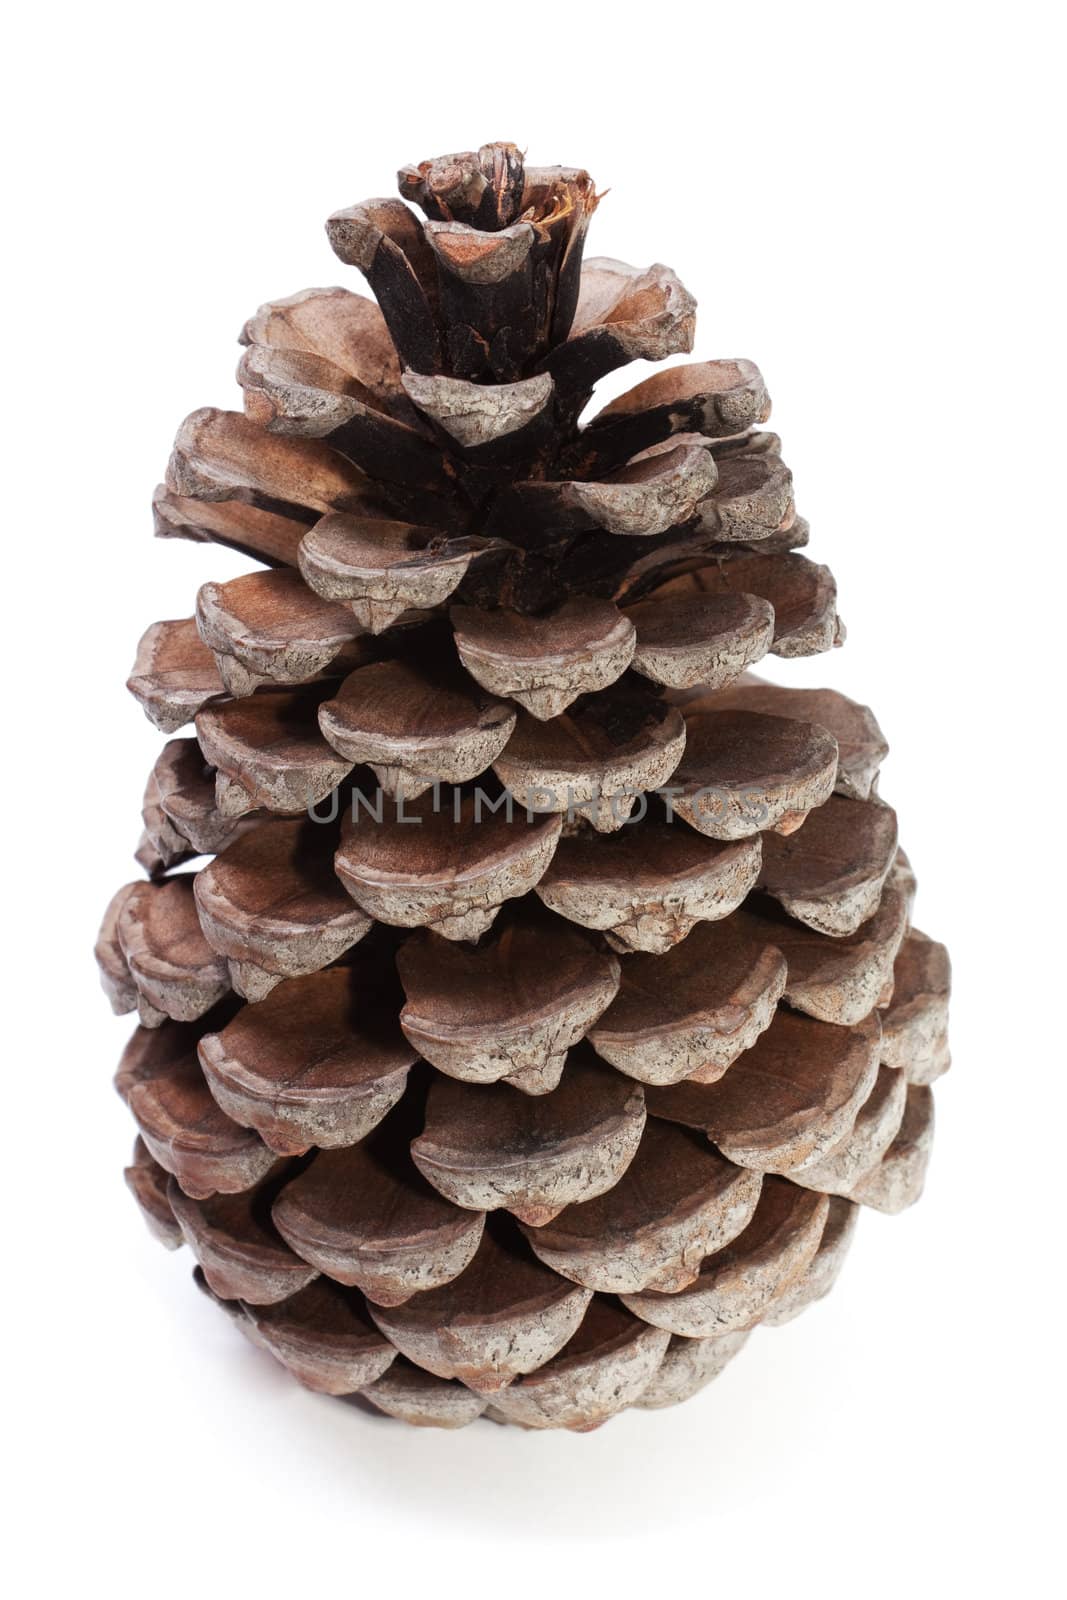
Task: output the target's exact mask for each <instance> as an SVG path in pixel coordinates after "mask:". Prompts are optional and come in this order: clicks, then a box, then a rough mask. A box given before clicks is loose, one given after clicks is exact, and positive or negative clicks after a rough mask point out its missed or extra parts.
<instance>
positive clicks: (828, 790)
mask: <svg viewBox="0 0 1067 1600" xmlns="http://www.w3.org/2000/svg"><path fill="white" fill-rule="evenodd" d="M400 192H401V194H402V196H403V197H404V200H407V201H412V202H415V203H417V204H418V205H419V206H421V208H422V210H423V211H424V212H425V214H426V217H427V219H428V220H427V221H425V222H419V221H418V220H417V218H416V216H415V214H414V212H413V211H412V210H411V209H410V208H409V207H408V206H407V205H405V204H404V203H402V201H400V200H372V201H368V202H366V203H365V204H363V205H358V206H353V207H350V208H349V209H347V210H344V211H340V212H338V213H336V214H335V215H334V216H333V217H331V218H330V220H329V222H328V224H327V231H328V234H329V238H330V242H331V244H332V246H333V248H334V250H335V251H336V253H337V255H338V256H339V257H340V258H341V260H342V261H343V262H345V263H346V264H348V265H351V266H355V267H358V268H360V270H361V271H362V272H363V273H364V275H365V276H366V278H367V280H368V282H369V284H370V286H371V288H372V289H373V291H374V293H375V295H376V297H377V304H375V303H374V302H373V301H371V300H368V299H365V298H362V297H361V296H359V295H357V294H353V293H351V292H350V291H349V290H347V289H342V288H333V289H313V290H307V291H305V292H304V293H302V294H298V295H294V296H293V297H292V298H290V299H288V300H281V301H278V302H276V303H274V304H271V305H266V306H263V307H262V308H261V309H260V310H259V311H258V312H257V313H256V315H255V316H254V317H252V318H251V319H250V321H249V322H248V323H247V324H246V326H245V329H244V332H243V334H242V343H243V344H244V346H245V351H244V354H243V356H242V358H241V362H240V366H239V368H238V379H239V382H240V384H241V386H242V388H243V390H244V413H243V414H241V413H239V412H222V411H214V410H205V411H198V412H196V413H194V414H193V415H192V416H191V417H189V418H188V419H187V421H186V422H185V423H184V424H183V425H182V427H181V429H180V431H179V434H178V438H177V443H176V445H175V449H174V454H173V456H172V459H171V462H170V466H169V468H168V472H167V478H166V482H165V484H164V485H163V486H162V487H161V488H160V489H159V490H158V491H157V494H156V498H155V514H156V525H157V531H158V532H159V533H161V534H164V535H176V536H180V537H184V538H191V539H196V540H206V541H214V542H216V543H221V544H226V545H230V546H232V547H234V548H236V549H238V550H241V551H244V552H246V553H247V554H248V555H249V556H251V557H253V558H254V559H255V560H256V562H257V563H259V565H257V567H256V568H255V570H253V571H250V572H249V573H248V574H247V575H245V576H243V577H239V578H236V579H233V580H232V581H230V582H228V583H222V584H215V583H206V584H205V585H204V586H203V587H202V588H201V590H200V593H199V595H198V597H197V603H196V614H195V616H194V617H189V618H186V619H182V620H178V621H168V622H159V623H156V624H154V625H153V627H151V628H150V629H149V630H148V632H147V633H146V634H145V636H144V638H143V639H142V641H141V645H140V649H139V651H138V655H137V661H136V665H135V667H134V672H133V676H132V677H131V679H130V685H129V686H130V688H131V690H132V691H133V693H134V694H135V695H136V696H137V698H138V699H139V700H140V702H141V704H142V705H143V707H144V709H145V711H146V712H147V714H148V716H149V717H150V718H151V720H152V721H153V722H154V723H155V724H156V725H157V726H158V727H159V728H160V729H162V730H163V732H165V733H167V734H176V733H179V731H180V730H181V729H183V728H184V727H186V726H187V725H188V724H189V723H190V722H192V723H193V727H194V730H195V736H183V737H178V738H172V739H171V740H170V742H169V743H168V744H167V745H166V746H165V747H164V749H163V751H162V753H161V755H160V756H159V759H158V760H157V762H156V765H155V767H154V769H153V771H152V773H151V774H150V776H149V780H148V784H147V787H146V791H145V797H144V808H143V819H144V830H145V832H144V837H143V839H142V842H141V846H140V848H139V850H138V853H137V858H138V860H139V862H140V863H141V865H142V867H144V868H145V870H146V873H147V876H146V877H145V878H144V879H142V880H139V881H137V882H133V883H130V884H127V885H126V886H125V887H124V888H123V889H121V890H120V891H119V893H118V894H117V895H116V897H115V899H114V900H113V901H112V904H111V906H110V907H109V908H108V912H107V915H106V917H105V920H104V925H103V928H102V930H101V935H100V941H99V945H98V958H99V961H100V965H101V970H102V974H103V980H104V985H105V988H106V990H107V991H108V993H109V994H110V997H111V999H112V1002H113V1004H114V1006H115V1009H116V1010H117V1011H131V1010H135V1009H136V1010H137V1011H138V1012H139V1015H140V1024H141V1025H140V1026H139V1027H138V1029H137V1031H136V1033H135V1034H134V1036H133V1038H132V1040H131V1041H130V1043H129V1045H128V1046H127V1048H126V1051H125V1053H124V1055H123V1058H122V1063H121V1066H120V1069H119V1073H118V1078H117V1083H118V1087H119V1090H120V1092H121V1093H122V1094H123V1096H124V1097H125V1099H126V1100H127V1102H128V1104H129V1107H130V1110H131V1111H132V1113H133V1116H134V1118H135V1120H136V1123H137V1127H138V1140H137V1146H136V1149H135V1153H134V1158H133V1163H132V1165H131V1166H130V1168H129V1169H128V1171H127V1180H128V1183H129V1186H130V1189H131V1191H132V1192H133V1195H134V1197H135V1198H136V1200H137V1202H138V1204H139V1205H140V1207H141V1209H142V1211H143V1212H144V1214H145V1217H146V1219H147V1220H148V1223H149V1225H150V1227H151V1228H152V1231H153V1232H154V1233H155V1234H156V1235H157V1236H158V1237H159V1238H160V1239H161V1240H162V1241H163V1243H165V1244H167V1245H169V1246H172V1247H173V1246H176V1245H178V1244H180V1243H181V1242H182V1241H183V1240H184V1241H185V1242H186V1243H188V1245H189V1246H190V1249H191V1251H192V1253H193V1255H194V1256H195V1257H196V1259H197V1261H198V1263H199V1266H198V1268H197V1273H196V1275H197V1280H198V1282H199V1283H200V1285H201V1287H202V1288H204V1289H205V1290H206V1291H207V1292H208V1293H209V1294H211V1295H212V1296H214V1297H215V1298H216V1299H218V1300H219V1301H220V1303H221V1304H222V1305H223V1306H224V1308H225V1309H226V1310H227V1311H229V1312H230V1314H231V1315H232V1316H233V1318H234V1319H235V1321H236V1322H237V1323H238V1324H239V1326H240V1327H241V1328H242V1329H243V1330H244V1331H245V1332H246V1333H247V1334H248V1335H249V1336H250V1337H251V1338H252V1339H253V1340H254V1342H255V1343H257V1344H259V1345H261V1346H262V1347H263V1348H265V1349H266V1350H269V1351H270V1352H271V1354H272V1355H274V1356H275V1357H277V1359H278V1360H279V1361H281V1362H282V1363H283V1364H284V1365H286V1366H287V1367H288V1368H289V1369H290V1370H291V1371H292V1372H293V1373H294V1374H295V1376H296V1377H297V1378H298V1379H299V1380H300V1381H301V1382H302V1383H304V1384H307V1385H308V1386H310V1387H311V1388H313V1389H317V1390H321V1391H324V1392H326V1393H329V1394H336V1395H361V1396H364V1397H365V1398H366V1399H367V1400H369V1401H371V1402H372V1403H373V1404H374V1405H375V1406H376V1407H378V1408H379V1409H380V1410H381V1411H384V1412H387V1413H389V1414H390V1415H392V1416H397V1417H402V1418H404V1419H405V1420H406V1421H409V1422H413V1423H418V1424H428V1425H435V1426H442V1427H455V1426H459V1425H462V1424H463V1423H466V1422H469V1421H471V1420H473V1418H475V1417H477V1416H479V1415H481V1414H485V1415H487V1416H489V1417H491V1418H494V1419H495V1420H498V1421H507V1422H514V1423H518V1424H520V1425H523V1426H526V1427H534V1428H542V1427H566V1428H573V1429H579V1430H583V1429H588V1428H593V1427H596V1426H597V1425H599V1424H600V1423H601V1422H603V1421H604V1420H605V1419H606V1418H608V1417H609V1416H611V1415H613V1414H614V1413H615V1412H617V1411H619V1410H621V1409H623V1408H624V1407H626V1406H630V1405H637V1406H646V1407H658V1406H664V1405H668V1404H672V1403H674V1402H676V1401H679V1400H683V1399H685V1398H686V1397H687V1396H689V1395H690V1394H693V1393H694V1392H696V1390H698V1389H699V1388H701V1387H702V1386H703V1385H704V1384H705V1383H707V1382H709V1381H710V1380H711V1379H712V1378H713V1377H714V1376H715V1375H716V1374H717V1373H718V1372H719V1371H721V1370H722V1368H723V1367H724V1366H725V1364H726V1362H727V1361H728V1360H729V1359H730V1358H731V1357H732V1356H733V1355H734V1354H735V1353H736V1352H737V1350H738V1349H740V1347H741V1345H742V1344H743V1343H744V1341H745V1339H746V1338H747V1335H748V1333H749V1331H750V1330H751V1329H752V1328H753V1327H754V1326H755V1325H756V1324H758V1323H761V1322H762V1323H766V1324H768V1325H773V1324H777V1323H780V1322H784V1321H786V1320H788V1319H789V1318H790V1317H792V1316H794V1315H795V1314H796V1313H797V1312H799V1311H800V1310H802V1309H803V1308H804V1307H805V1306H806V1305H808V1304H809V1303H811V1302H812V1301H813V1300H815V1299H817V1298H818V1297H819V1296H821V1295H822V1294H824V1293H825V1292H826V1291H827V1289H828V1288H829V1287H830V1285H831V1283H832V1282H833V1280H834V1277H835V1276H836V1274H837V1272H838V1270H839V1269H840V1267H841V1263H842V1260H843V1257H844V1254H845V1251H846V1249H847V1247H848V1244H849V1242H850V1239H851V1236H852V1233H853V1230H854V1227H855V1222H856V1218H857V1216H858V1214H859V1208H860V1207H861V1206H863V1205H867V1206H873V1207H874V1208H876V1209H879V1210H883V1211H896V1210H899V1209H900V1208H901V1207H902V1206H905V1205H908V1204H910V1203H911V1202H912V1201H913V1200H914V1199H916V1198H917V1196H918V1194H919V1192H920V1190H921V1188H922V1183H923V1175H924V1172H925V1168H926V1163H927V1160H928V1156H929V1149H930V1139H931V1133H932V1127H933V1102H932V1094H931V1089H930V1084H931V1083H932V1081H933V1080H934V1079H935V1078H936V1077H937V1076H938V1075H939V1074H940V1073H942V1072H943V1071H944V1070H945V1069H946V1068H947V1066H948V1053H947V1046H946V1042H945V1038H946V1012H947V995H948V960H947V956H946V953H945V951H944V950H943V948H942V947H941V946H940V945H938V944H935V943H933V942H932V941H931V940H930V939H928V938H927V937H926V936H925V935H924V934H921V933H919V932H917V931H916V930H914V929H911V928H910V912H911V903H912V898H913V893H914V879H913V877H912V875H911V871H910V868H909V866H908V863H907V861H906V859H905V857H904V856H903V854H902V853H901V851H900V849H899V847H898V841H897V824H896V817H895V815H894V813H893V811H892V810H891V809H890V807H889V806H887V805H886V804H885V803H884V802H883V801H882V800H881V799H880V798H879V796H878V794H877V792H876V785H877V777H878V771H879V767H880V765H881V762H882V760H883V758H884V756H885V754H886V748H887V747H886V744H885V741H884V739H883V737H882V735H881V732H880V730H879V728H878V725H877V723H876V722H875V720H874V718H873V716H872V715H871V713H870V712H869V711H867V710H866V709H865V708H864V707H861V706H858V705H855V704H853V703H852V702H851V701H849V700H847V699H845V698H844V697H843V696H841V695H840V694H837V693H835V692H833V691H830V690H821V691H811V690H788V689H782V688H778V687H776V686H774V685H771V684H769V683H763V682H760V681H759V680H757V679H755V678H753V677H751V675H750V673H749V670H748V669H750V668H751V667H752V666H753V665H754V664H755V663H756V662H758V661H759V660H760V659H761V657H763V656H764V655H765V654H767V653H768V652H770V653H772V654H776V655H779V656H786V657H788V656H799V655H811V654H814V653H817V652H819V651H823V650H827V649H829V648H831V647H832V646H834V645H835V644H838V643H840V641H841V638H842V637H843V630H842V628H841V625H840V622H839V620H838V617H837V611H836V598H835V586H834V582H833V579H832V577H831V575H830V573H829V572H828V571H827V569H826V568H825V567H821V566H818V565H816V564H815V563H813V562H811V561H810V560H808V558H807V557H806V556H805V555H802V554H799V553H798V551H799V550H800V548H801V547H802V546H804V545H805V544H806V542H807V525H806V524H805V523H804V522H803V521H802V520H801V519H800V518H798V517H797V515H796V513H795V509H794V504H793V494H792V479H791V475H790V473H789V471H788V469H787V468H786V467H785V466H784V465H783V463H782V459H781V454H780V448H779V441H778V439H777V438H776V437H775V435H774V434H771V433H768V432H766V431H760V428H759V424H761V423H763V422H765V421H766V420H767V417H768V414H769V410H770V402H769V400H768V397H767V392H766V389H765V387H764V384H763V380H762V378H761V377H760V374H759V372H758V371H757V369H756V368H755V367H754V366H753V365H752V364H751V363H750V362H748V361H741V360H729V361H710V362H694V363H689V364H685V365H682V366H676V367H674V368H672V369H670V370H668V371H666V372H663V373H661V374H659V375H658V376H655V377H652V378H650V379H647V380H645V381H644V382H642V383H639V384H638V385H637V386H636V387H635V388H633V389H631V390H630V391H629V392H628V393H626V394H623V395H622V396H621V397H620V398H619V399H617V400H615V401H613V402H612V403H611V404H610V405H608V406H606V407H605V408H604V409H603V410H601V411H600V412H599V413H598V414H597V415H595V416H594V417H593V418H592V420H591V421H590V422H588V423H586V424H584V425H583V424H581V423H580V422H579V418H580V416H581V414H582V412H583V410H584V408H585V406H586V404H587V402H588V400H589V398H590V395H591V393H592V390H593V388H594V385H595V384H596V382H597V380H598V379H599V378H601V377H603V376H604V375H605V374H606V373H608V372H610V371H612V370H613V369H614V368H617V367H620V366H622V365H623V364H625V363H627V362H629V361H632V360H635V359H639V358H641V359H650V360H658V359H660V358H662V357H664V356H668V355H673V354H678V353H682V352H686V351H688V350H689V349H690V348H691V346H692V341H693V336H694V310H695V306H694V301H693V299H692V297H691V296H690V295H689V294H688V293H687V292H686V290H685V289H684V287H683V286H682V284H681V283H680V282H679V280H678V278H677V277H676V276H675V274H674V273H673V272H671V271H670V269H669V268H667V267H664V266H660V265H655V266H652V267H649V268H648V269H645V270H640V269H636V268H633V267H628V266H625V265H623V264H622V263H621V262H617V261H612V260H606V259H593V260H589V259H585V260H583V248H584V242H585V234H586V229H587V227H588V224H589V222H590V219H591V218H592V215H593V213H594V211H595V209H596V206H597V202H598V196H597V194H596V192H595V190H594V187H593V184H592V182H591V180H590V178H589V176H588V174H587V173H585V172H582V171H579V170H576V169H571V168H562V167H554V168H531V167H527V166H525V164H524V161H523V157H522V155H521V153H520V152H519V151H518V150H517V149H516V148H515V147H514V146H513V145H509V144H494V145H488V146H485V147H484V148H483V149H482V150H480V151H478V152H477V153H469V154H461V155H454V156H447V157H443V158H441V159H439V160H436V161H430V162H424V163H422V164H421V165H420V166H418V167H412V168H405V169H404V170H403V171H402V172H401V174H400ZM205 855H209V856H212V857H213V859H212V860H211V861H209V862H208V864H207V865H203V866H201V867H200V870H199V871H196V872H195V873H182V872H176V871H175V870H174V869H175V868H177V867H179V866H180V865H181V864H183V863H184V862H186V861H188V860H190V859H192V858H194V857H198V856H205Z"/></svg>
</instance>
